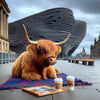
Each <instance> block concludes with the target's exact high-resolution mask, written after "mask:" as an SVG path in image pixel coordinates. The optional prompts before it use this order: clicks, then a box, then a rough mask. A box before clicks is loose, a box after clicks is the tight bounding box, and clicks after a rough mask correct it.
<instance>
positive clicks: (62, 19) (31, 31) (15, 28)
mask: <svg viewBox="0 0 100 100" xmlns="http://www.w3.org/2000/svg"><path fill="white" fill-rule="evenodd" d="M22 24H25V26H26V28H27V31H28V35H29V38H30V39H31V40H39V39H49V40H52V41H55V42H59V41H62V40H64V39H65V38H66V37H67V35H68V33H67V32H71V37H70V39H69V40H68V41H67V42H66V43H65V44H63V45H61V47H62V52H61V53H60V54H59V57H61V58H63V57H66V56H67V57H68V56H71V54H72V53H73V52H74V51H75V49H76V48H77V47H78V45H79V44H80V43H81V41H82V39H83V38H84V36H85V34H86V22H84V21H80V20H75V19H74V16H73V12H72V10H70V9H67V8H54V9H50V10H46V11H43V12H40V13H37V14H35V15H32V16H29V17H26V18H23V19H21V20H18V21H16V22H12V23H9V40H10V49H11V50H12V51H14V52H16V53H17V54H20V53H22V52H23V51H25V50H26V46H27V45H28V43H27V41H26V39H25V33H24V30H23V27H22Z"/></svg>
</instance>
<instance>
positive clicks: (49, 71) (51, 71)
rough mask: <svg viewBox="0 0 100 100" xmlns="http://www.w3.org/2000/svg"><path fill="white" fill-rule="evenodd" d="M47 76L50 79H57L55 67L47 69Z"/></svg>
mask: <svg viewBox="0 0 100 100" xmlns="http://www.w3.org/2000/svg"><path fill="white" fill-rule="evenodd" d="M47 76H48V77H49V78H56V71H55V68H54V67H53V66H49V67H48V69H47Z"/></svg>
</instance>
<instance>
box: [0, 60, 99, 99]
mask: <svg viewBox="0 0 100 100" xmlns="http://www.w3.org/2000/svg"><path fill="white" fill-rule="evenodd" d="M12 65H13V63H9V64H1V65H0V84H2V83H4V82H5V81H6V80H7V79H8V78H9V77H10V76H11V68H12ZM54 66H55V67H56V68H58V69H59V70H60V72H63V73H66V74H68V75H73V76H75V77H76V78H78V79H82V80H83V81H88V82H92V83H93V85H91V86H75V90H74V91H73V92H72V91H68V92H63V93H58V94H53V95H48V96H44V97H36V96H34V95H31V94H28V93H26V92H24V91H22V90H21V89H14V90H0V100H100V67H99V66H100V60H96V61H95V63H94V66H86V65H82V64H75V63H69V62H68V61H67V60H58V62H57V63H56V64H55V65H54ZM64 88H67V86H64Z"/></svg>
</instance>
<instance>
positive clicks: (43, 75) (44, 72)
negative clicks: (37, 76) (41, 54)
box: [41, 68, 47, 80]
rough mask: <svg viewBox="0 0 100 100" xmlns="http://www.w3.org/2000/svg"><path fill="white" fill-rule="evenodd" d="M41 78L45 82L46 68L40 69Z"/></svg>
mask: <svg viewBox="0 0 100 100" xmlns="http://www.w3.org/2000/svg"><path fill="white" fill-rule="evenodd" d="M41 74H42V78H43V79H44V80H45V79H47V68H43V69H42V73H41Z"/></svg>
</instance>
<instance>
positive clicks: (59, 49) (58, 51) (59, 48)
mask: <svg viewBox="0 0 100 100" xmlns="http://www.w3.org/2000/svg"><path fill="white" fill-rule="evenodd" d="M57 48H58V50H57V52H56V54H57V55H58V54H59V53H60V52H61V47H60V46H57Z"/></svg>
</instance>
